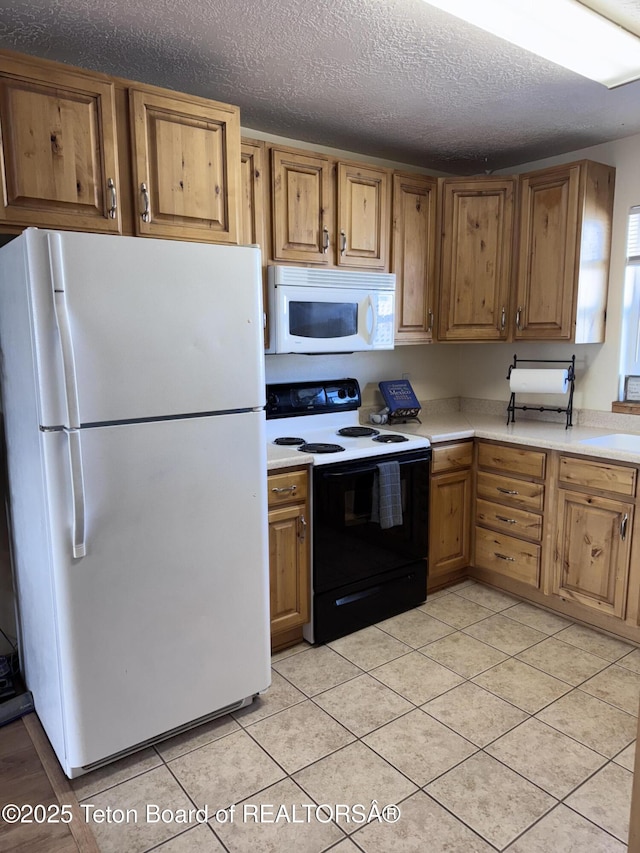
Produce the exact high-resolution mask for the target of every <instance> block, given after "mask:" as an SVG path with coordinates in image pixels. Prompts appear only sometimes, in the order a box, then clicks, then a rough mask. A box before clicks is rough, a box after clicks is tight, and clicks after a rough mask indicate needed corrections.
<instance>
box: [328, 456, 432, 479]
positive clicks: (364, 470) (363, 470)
mask: <svg viewBox="0 0 640 853" xmlns="http://www.w3.org/2000/svg"><path fill="white" fill-rule="evenodd" d="M428 461H429V459H428V457H426V458H425V459H406V460H404V461H401V460H400V459H385V462H397V463H398V464H399V465H400V466H402V465H413V464H414V463H415V462H428ZM377 470H378V466H377V465H375V464H373V465H365V466H358V467H354V468H348V469H346V470H344V471H322V470H319V471H318V473H317V474H315V472H314V476H321V477H333V478H334V479H335V478H339V477H351V476H353V475H354V474H368V473H369V472H370V471H377Z"/></svg>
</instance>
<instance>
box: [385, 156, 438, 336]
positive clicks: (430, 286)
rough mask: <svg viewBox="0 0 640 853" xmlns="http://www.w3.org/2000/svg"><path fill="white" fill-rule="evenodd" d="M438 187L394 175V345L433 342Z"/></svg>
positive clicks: (425, 179)
mask: <svg viewBox="0 0 640 853" xmlns="http://www.w3.org/2000/svg"><path fill="white" fill-rule="evenodd" d="M437 186H438V182H437V180H436V179H435V178H429V177H425V176H421V175H403V174H398V173H396V174H394V176H393V244H392V257H391V272H393V273H395V274H396V343H424V342H429V341H431V340H432V339H433V324H434V318H435V310H436V309H435V291H436V282H435V250H436V243H435V238H436V196H437Z"/></svg>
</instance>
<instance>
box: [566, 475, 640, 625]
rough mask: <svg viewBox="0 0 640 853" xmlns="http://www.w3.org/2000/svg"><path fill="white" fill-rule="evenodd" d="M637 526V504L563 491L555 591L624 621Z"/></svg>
mask: <svg viewBox="0 0 640 853" xmlns="http://www.w3.org/2000/svg"><path fill="white" fill-rule="evenodd" d="M632 526H633V506H631V505H629V504H626V503H623V502H621V501H616V500H611V499H609V498H601V497H595V496H592V495H584V494H581V493H577V492H569V491H564V490H561V491H560V495H559V506H558V526H557V531H556V541H555V579H554V592H555V593H556V594H557V595H560V596H562V597H565V598H568V599H571V600H573V601H576V602H579V603H580V604H583V605H585V606H587V607H591V608H594V609H596V610H599V611H600V612H601V613H607V614H610V615H612V616H617V617H618V618H620V619H622V618H624V615H625V607H626V591H627V583H628V577H629V561H630V551H631V535H630V533H631V529H632Z"/></svg>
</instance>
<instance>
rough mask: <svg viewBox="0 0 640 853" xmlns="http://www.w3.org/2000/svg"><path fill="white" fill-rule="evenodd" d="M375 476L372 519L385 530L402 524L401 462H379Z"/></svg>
mask: <svg viewBox="0 0 640 853" xmlns="http://www.w3.org/2000/svg"><path fill="white" fill-rule="evenodd" d="M377 468H378V470H377V471H376V473H375V474H374V477H373V494H372V500H371V521H377V522H379V524H380V527H381V528H382V529H383V530H387V529H388V528H389V527H396V526H398V525H400V524H402V491H401V488H400V464H399V463H398V462H379V463H378V465H377Z"/></svg>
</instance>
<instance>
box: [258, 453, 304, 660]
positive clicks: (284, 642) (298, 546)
mask: <svg viewBox="0 0 640 853" xmlns="http://www.w3.org/2000/svg"><path fill="white" fill-rule="evenodd" d="M267 483H268V491H269V578H270V605H271V647H272V650H277V649H281V648H285V647H286V646H288V645H293V643H295V642H297V641H298V640H299V639H301V637H302V626H303V625H304V624H305V622H308V621H309V611H310V603H309V588H310V578H309V571H310V556H309V555H310V550H309V540H310V536H309V502H308V492H309V488H308V473H307V471H306V469H293V470H290V471H281V472H278V473H274V474H270V475H269V477H268V480H267Z"/></svg>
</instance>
